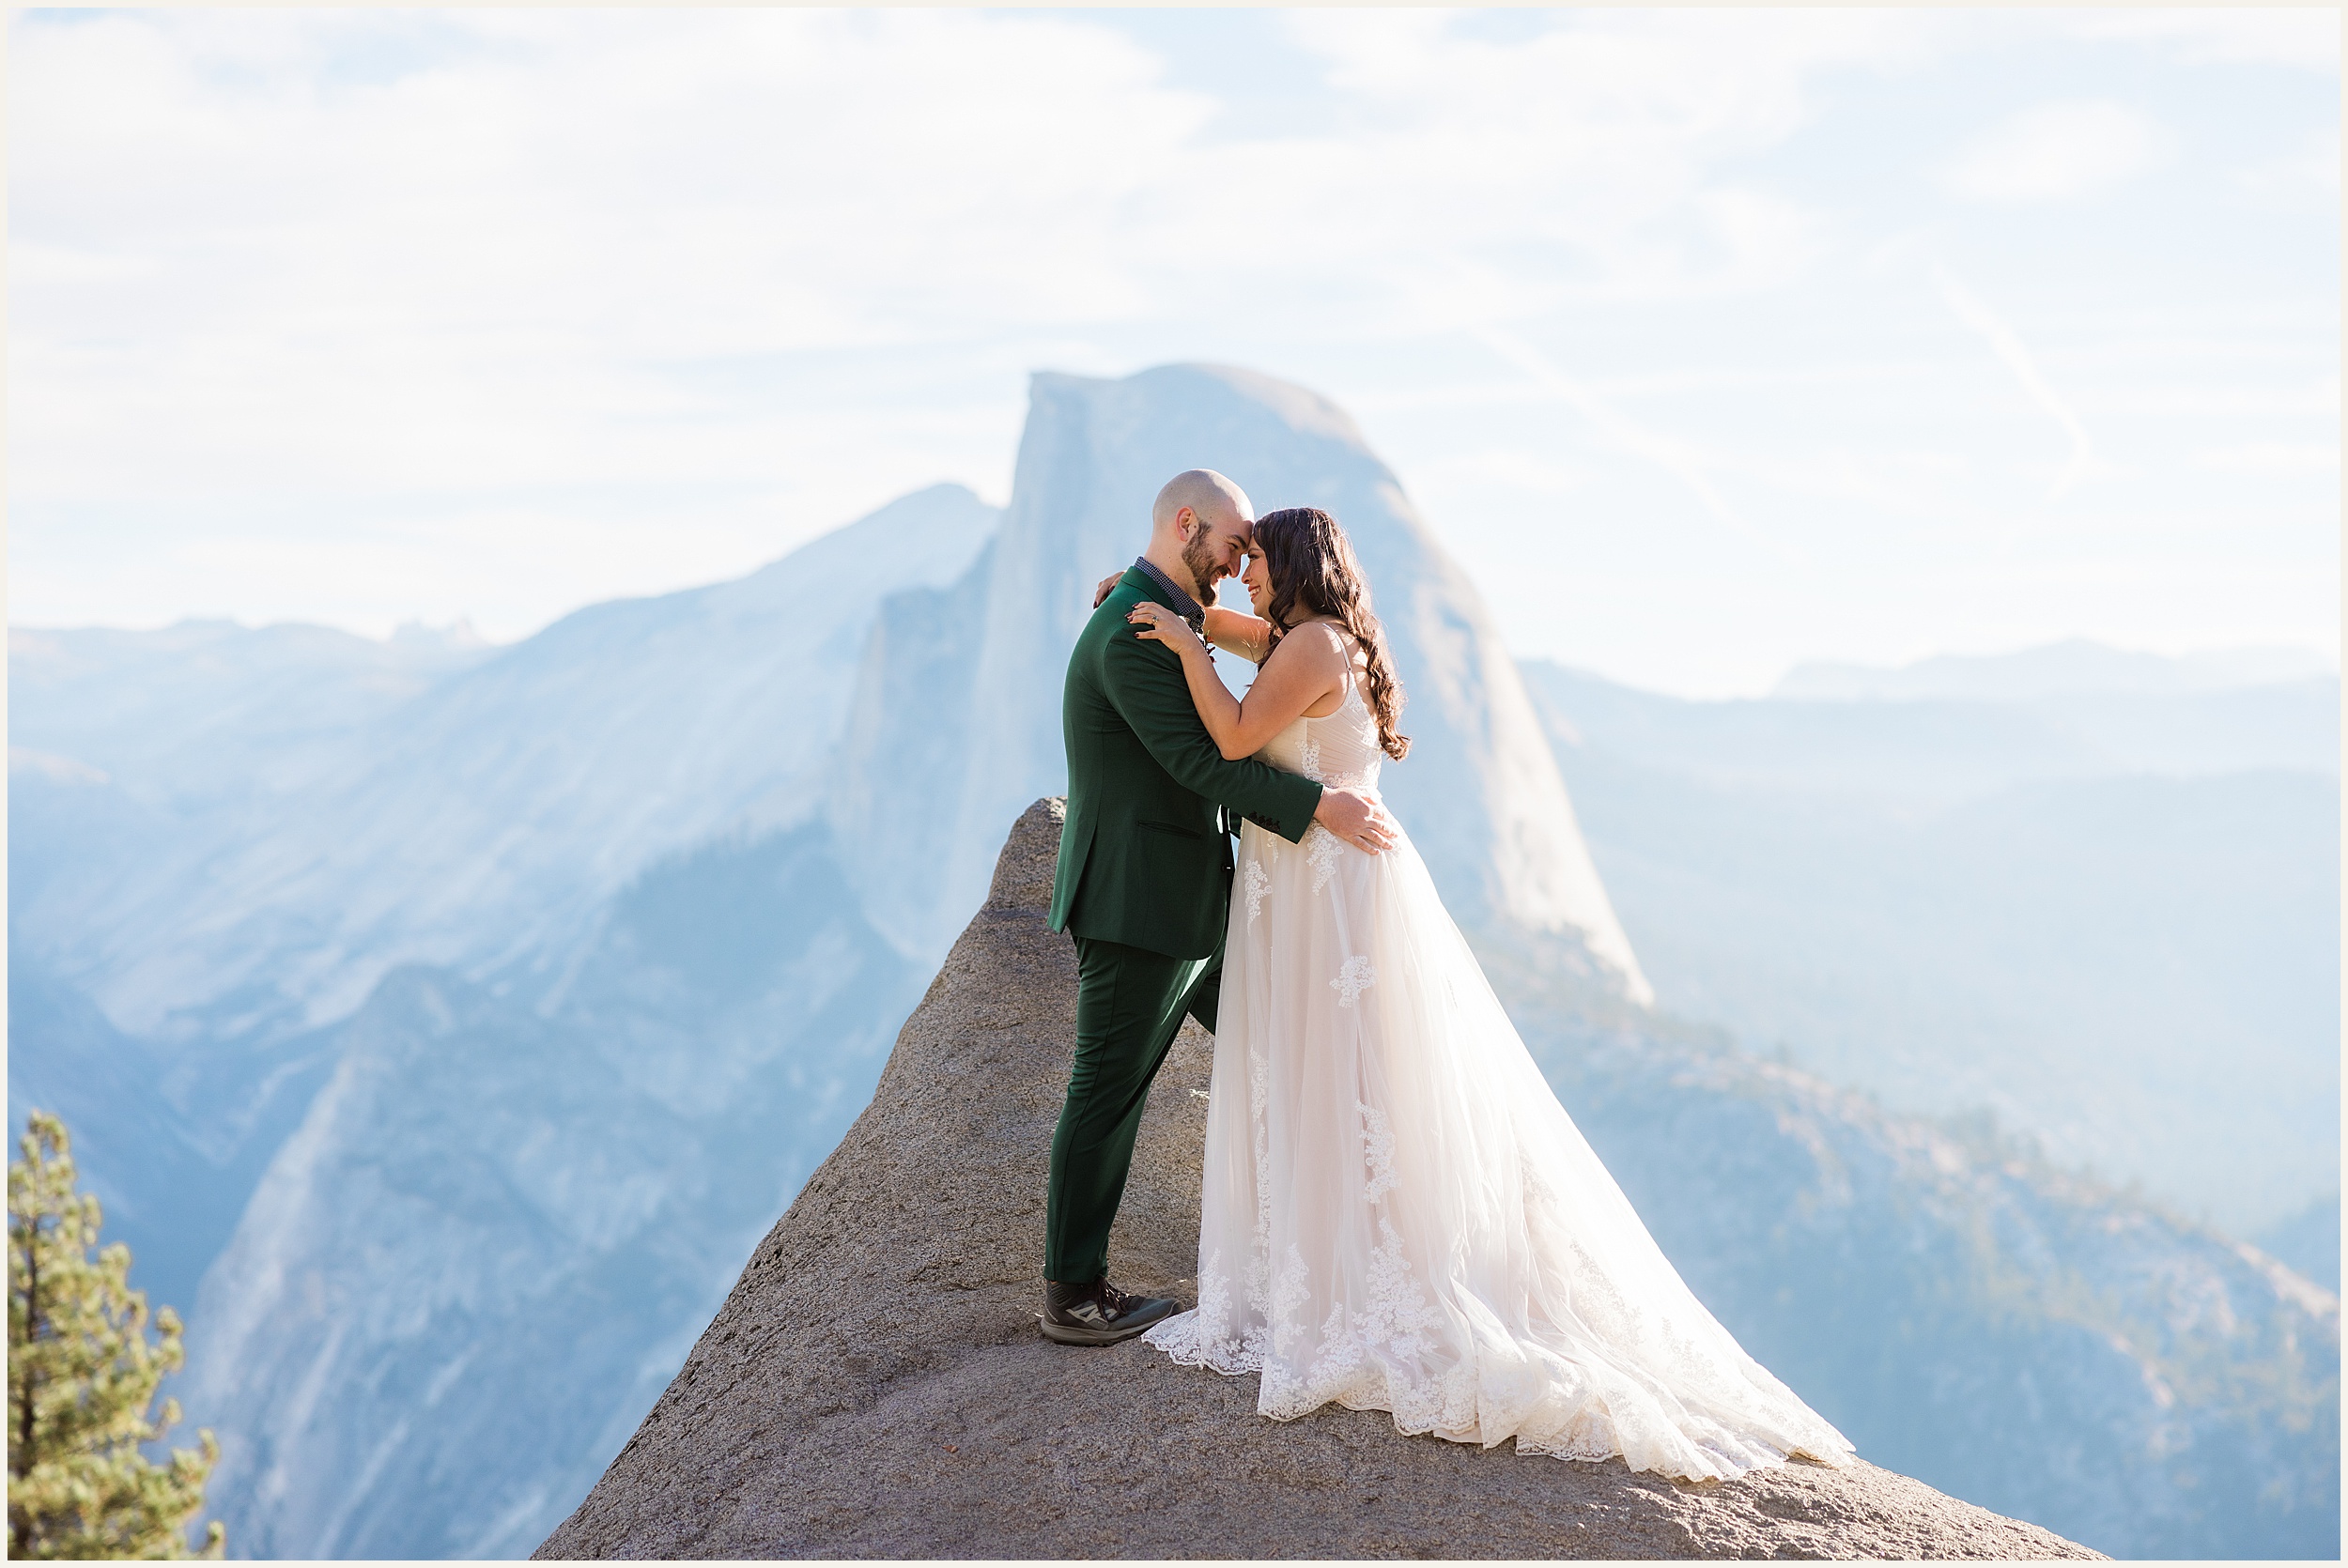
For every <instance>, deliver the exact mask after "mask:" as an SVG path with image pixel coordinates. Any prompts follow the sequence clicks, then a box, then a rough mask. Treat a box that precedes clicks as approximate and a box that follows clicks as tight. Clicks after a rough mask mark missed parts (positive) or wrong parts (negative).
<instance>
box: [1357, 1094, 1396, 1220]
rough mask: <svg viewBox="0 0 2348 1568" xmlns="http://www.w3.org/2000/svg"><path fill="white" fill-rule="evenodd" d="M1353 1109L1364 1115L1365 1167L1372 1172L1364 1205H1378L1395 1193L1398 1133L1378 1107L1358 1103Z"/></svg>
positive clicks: (1358, 1101) (1367, 1182)
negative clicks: (1395, 1142)
mask: <svg viewBox="0 0 2348 1568" xmlns="http://www.w3.org/2000/svg"><path fill="white" fill-rule="evenodd" d="M1353 1108H1354V1109H1355V1110H1357V1111H1359V1112H1361V1114H1362V1163H1363V1164H1364V1165H1366V1166H1367V1167H1368V1168H1369V1179H1368V1180H1367V1181H1366V1182H1365V1183H1363V1185H1362V1201H1363V1202H1364V1203H1376V1202H1377V1201H1378V1200H1379V1199H1381V1198H1383V1197H1384V1196H1385V1195H1386V1194H1387V1193H1389V1192H1391V1191H1394V1129H1393V1128H1392V1127H1390V1126H1388V1125H1387V1122H1386V1114H1385V1113H1384V1112H1383V1111H1381V1110H1379V1109H1378V1107H1376V1106H1375V1105H1370V1104H1367V1103H1366V1102H1364V1101H1361V1100H1355V1101H1354V1102H1353Z"/></svg>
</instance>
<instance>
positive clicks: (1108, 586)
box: [1092, 572, 1125, 609]
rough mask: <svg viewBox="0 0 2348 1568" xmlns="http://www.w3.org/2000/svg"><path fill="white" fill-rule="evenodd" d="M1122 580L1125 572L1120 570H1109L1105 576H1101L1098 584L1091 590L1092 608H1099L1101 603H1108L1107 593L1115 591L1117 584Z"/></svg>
mask: <svg viewBox="0 0 2348 1568" xmlns="http://www.w3.org/2000/svg"><path fill="white" fill-rule="evenodd" d="M1124 580H1125V574H1124V573H1122V572H1111V573H1110V574H1109V575H1108V576H1105V577H1103V578H1102V579H1101V582H1100V586H1098V587H1096V588H1095V589H1093V591H1092V607H1093V608H1094V609H1099V608H1100V607H1102V606H1103V605H1104V604H1106V603H1108V597H1109V595H1110V594H1111V593H1113V592H1116V590H1117V585H1118V584H1119V583H1120V582H1123V581H1124Z"/></svg>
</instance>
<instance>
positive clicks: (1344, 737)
mask: <svg viewBox="0 0 2348 1568" xmlns="http://www.w3.org/2000/svg"><path fill="white" fill-rule="evenodd" d="M1381 756H1382V754H1381V753H1380V751H1379V749H1378V732H1377V727H1376V724H1375V723H1374V721H1373V720H1372V718H1371V716H1370V715H1369V713H1368V710H1367V706H1366V705H1365V703H1364V702H1363V699H1362V697H1361V694H1360V690H1359V683H1358V682H1357V681H1349V682H1348V689H1347V693H1346V696H1345V699H1344V701H1343V704H1342V705H1341V706H1340V707H1339V708H1338V709H1337V711H1336V713H1334V714H1332V715H1329V716H1328V717H1326V718H1303V719H1299V720H1297V722H1296V723H1294V724H1293V725H1290V727H1289V729H1288V730H1286V731H1284V732H1283V733H1282V734H1281V735H1280V736H1279V737H1278V738H1276V739H1275V740H1274V741H1273V743H1272V744H1271V745H1270V746H1266V747H1265V748H1264V750H1263V752H1262V753H1261V757H1262V760H1263V761H1269V762H1271V763H1273V764H1274V765H1275V766H1277V767H1281V768H1285V769H1287V770H1289V771H1290V772H1292V773H1300V774H1303V775H1305V776H1306V777H1308V778H1313V779H1317V780H1319V781H1321V782H1322V783H1328V784H1355V783H1359V784H1374V783H1375V781H1376V779H1377V776H1378V769H1379V762H1380V761H1381ZM1148 1337H1149V1340H1150V1343H1151V1344H1153V1345H1157V1346H1158V1347H1159V1348H1160V1349H1162V1350H1164V1351H1166V1353H1167V1354H1169V1355H1171V1356H1172V1357H1173V1358H1174V1359H1175V1360H1178V1361H1183V1362H1188V1363H1190V1364H1193V1365H1197V1366H1205V1367H1212V1368H1213V1369H1214V1370H1215V1371H1217V1372H1223V1373H1258V1374H1260V1375H1261V1376H1262V1384H1261V1388H1260V1391H1259V1395H1258V1398H1257V1408H1258V1409H1259V1410H1260V1411H1261V1412H1262V1413H1263V1414H1265V1415H1267V1416H1271V1417H1274V1418H1275V1419H1278V1420H1290V1419H1292V1418H1294V1417H1297V1416H1302V1415H1305V1414H1306V1413H1307V1412H1309V1411H1312V1410H1314V1409H1317V1408H1319V1407H1321V1406H1322V1405H1324V1404H1327V1403H1328V1402H1330V1401H1332V1400H1334V1401H1336V1403H1338V1404H1340V1405H1344V1406H1347V1407H1351V1408H1353V1409H1357V1410H1388V1411H1391V1412H1393V1415H1394V1422H1395V1425H1396V1426H1398V1427H1399V1428H1400V1429H1401V1430H1402V1431H1404V1432H1406V1433H1423V1432H1432V1433H1434V1434H1436V1435H1437V1436H1439V1437H1448V1438H1450V1439H1452V1440H1454V1441H1456V1442H1475V1443H1482V1444H1484V1445H1485V1446H1487V1447H1491V1446H1492V1445H1495V1444H1498V1443H1500V1442H1503V1441H1505V1440H1506V1439H1507V1438H1509V1437H1514V1438H1516V1440H1517V1451H1518V1452H1519V1453H1552V1454H1557V1455H1561V1456H1563V1457H1566V1458H1570V1459H1605V1458H1611V1457H1613V1456H1614V1455H1616V1454H1619V1455H1621V1456H1622V1457H1623V1459H1624V1460H1625V1461H1626V1462H1627V1463H1628V1464H1629V1465H1630V1468H1632V1469H1636V1470H1654V1471H1659V1472H1661V1473H1662V1474H1665V1475H1672V1476H1684V1477H1690V1478H1725V1477H1728V1476H1733V1475H1737V1474H1740V1473H1742V1472H1744V1471H1746V1470H1749V1469H1752V1468H1756V1467H1758V1466H1763V1465H1772V1464H1777V1463H1781V1462H1783V1461H1784V1459H1785V1458H1786V1457H1787V1456H1788V1455H1791V1454H1797V1453H1799V1454H1803V1455H1806V1456H1808V1457H1811V1458H1814V1459H1817V1460H1821V1461H1824V1462H1825V1463H1828V1464H1835V1465H1839V1464H1845V1463H1847V1462H1848V1456H1849V1455H1850V1453H1851V1446H1850V1444H1849V1443H1848V1442H1847V1441H1846V1440H1845V1438H1844V1437H1843V1435H1842V1434H1841V1433H1839V1432H1837V1431H1835V1429H1834V1428H1833V1427H1832V1426H1831V1425H1829V1424H1828V1423H1827V1422H1825V1421H1824V1420H1823V1419H1821V1418H1820V1417H1819V1416H1818V1415H1816V1414H1815V1412H1813V1411H1812V1410H1811V1409H1810V1408H1809V1407H1807V1406H1805V1405H1804V1404H1802V1402H1801V1401H1800V1399H1798V1398H1796V1397H1795V1396H1794V1394H1793V1392H1792V1391H1790V1390H1789V1389H1787V1388H1786V1387H1785V1385H1784V1384H1783V1383H1781V1382H1779V1381H1778V1380H1777V1379H1776V1378H1775V1377H1773V1376H1770V1375H1769V1372H1768V1371H1767V1370H1765V1369H1764V1368H1763V1367H1762V1366H1761V1365H1760V1364H1759V1363H1758V1362H1756V1361H1754V1360H1753V1358H1752V1357H1750V1356H1748V1355H1746V1354H1745V1353H1744V1351H1743V1350H1742V1349H1740V1348H1739V1347H1738V1344H1737V1342H1736V1340H1734V1339H1733V1338H1731V1337H1730V1335H1729V1333H1728V1330H1725V1329H1723V1328H1722V1327H1721V1325H1720V1324H1719V1323H1718V1322H1716V1321H1715V1320H1714V1319H1713V1317H1712V1314H1710V1313H1708V1312H1707V1311H1706V1310H1705V1309H1704V1305H1703V1303H1701V1302H1699V1301H1698V1300H1697V1299H1695V1297H1694V1296H1693V1295H1692V1294H1691V1292H1690V1291H1689V1289H1688V1287H1687V1285H1685V1284H1682V1283H1681V1281H1680V1278H1679V1275H1678V1273H1677V1272H1676V1270H1675V1269H1674V1268H1672V1266H1671V1264H1670V1263H1669V1262H1668V1261H1667V1260H1666V1259H1665V1258H1664V1256H1663V1254H1662V1252H1661V1250H1660V1249H1659V1248H1658V1247H1657V1246H1656V1245H1655V1241H1654V1239H1653V1238H1652V1237H1649V1236H1648V1235H1647V1232H1646V1227H1645V1225H1643V1224H1642V1223H1640V1222H1639V1217H1638V1215H1637V1214H1636V1213H1634V1212H1633V1211H1632V1209H1631V1207H1630V1203H1629V1202H1628V1201H1627V1200H1626V1199H1625V1198H1624V1197H1623V1194H1622V1190H1621V1189H1620V1188H1618V1187H1616V1186H1615V1185H1614V1178H1613V1177H1612V1176H1608V1175H1607V1173H1606V1167H1605V1166H1604V1165H1602V1164H1600V1163H1599V1159H1598V1156H1597V1155H1596V1154H1595V1153H1593V1152H1592V1151H1591V1149H1590V1145H1588V1144H1587V1143H1586V1142H1584V1141H1583V1137H1582V1134H1581V1132H1580V1130H1578V1129H1576V1128H1575V1126H1574V1125H1573V1121H1572V1118H1570V1117H1569V1116H1568V1115H1566V1111H1565V1108H1564V1107H1563V1106H1562V1105H1560V1104H1558V1102H1557V1098H1556V1096H1555V1095H1554V1094H1552V1092H1551V1091H1550V1087H1549V1084H1548V1083H1547V1082H1546V1081H1545V1080H1543V1078H1542V1077H1541V1074H1540V1070H1539V1068H1537V1067H1535V1066H1534V1064H1533V1059H1532V1057H1531V1056H1530V1055H1529V1054H1528V1053H1526V1051H1525V1049H1524V1043H1523V1041H1522V1040H1521V1039H1520V1038H1518V1036H1517V1032H1516V1029H1515V1028H1514V1026H1512V1025H1511V1024H1510V1023H1509V1022H1508V1018H1507V1015H1506V1013H1505V1012H1503V1011H1502V1010H1501V1007H1500V1004H1499V1002H1498V1001H1497V1000H1496V999H1495V998H1494V997H1493V995H1492V992H1491V987H1490V986H1489V985H1488V984H1487V983H1486V981H1485V979H1484V975H1483V971H1482V970H1481V969H1480V968H1479V967H1478V966H1477V964H1476V962H1475V958H1474V956H1473V955H1472V954H1471V953H1470V951H1469V949H1468V946H1467V944H1466V942H1465V941H1464V940H1463V939H1462V938H1461V936H1460V931H1459V928H1458V927H1457V926H1455V925H1454V924H1453V923H1452V921H1451V917H1450V915H1448V914H1447V913H1446V912H1445V911H1444V907H1443V902H1442V900H1441V899H1439V898H1438V897H1437V896H1436V893H1435V887H1434V884H1433V883H1432V882H1430V881H1429V879H1428V875H1427V868H1426V864H1425V863H1424V862H1423V861H1421V860H1420V858H1419V855H1418V852H1417V850H1416V849H1414V848H1413V846H1412V845H1411V843H1410V842H1409V840H1408V839H1407V838H1405V839H1404V840H1403V841H1401V842H1400V843H1399V844H1398V845H1397V846H1396V847H1395V848H1394V849H1393V850H1391V851H1390V852H1388V853H1385V854H1382V855H1378V856H1375V857H1373V856H1370V855H1367V854H1364V853H1361V852H1359V851H1357V850H1355V849H1353V848H1352V847H1351V846H1350V845H1347V844H1345V843H1343V842H1342V841H1341V840H1339V839H1337V838H1335V837H1334V836H1333V835H1331V834H1330V833H1329V832H1328V831H1327V830H1326V829H1324V828H1321V827H1319V826H1316V827H1314V828H1313V829H1312V830H1311V832H1310V833H1309V834H1307V835H1306V837H1305V840H1304V842H1302V843H1301V844H1290V843H1288V842H1287V841H1285V840H1283V839H1281V838H1278V837H1277V836H1275V835H1274V834H1270V833H1267V832H1265V831H1264V830H1263V829H1261V828H1259V827H1257V826H1255V825H1254V824H1252V823H1251V824H1249V825H1248V826H1247V827H1246V828H1245V830H1244V833H1243V835H1242V838H1241V843H1240V858H1239V875H1238V877H1237V879H1236V881H1235V884H1234V886H1233V889H1232V899H1231V926H1230V936H1229V940H1228V944H1227V946H1226V949H1225V957H1224V965H1223V994H1222V998H1221V1001H1220V1003H1219V1005H1218V1009H1217V1032H1216V1035H1215V1048H1214V1079H1213V1090H1212V1092H1211V1094H1210V1096H1209V1099H1208V1108H1207V1154H1206V1190H1205V1200H1204V1213H1203V1215H1202V1217H1201V1223H1200V1227H1199V1235H1198V1305H1197V1309H1196V1310H1194V1311H1191V1312H1186V1313H1183V1314H1181V1315H1179V1316H1177V1317H1173V1318H1169V1319H1168V1320H1166V1322H1164V1323H1161V1324H1159V1325H1158V1326H1157V1327H1156V1328H1154V1329H1152V1330H1150V1333H1149V1336H1148Z"/></svg>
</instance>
